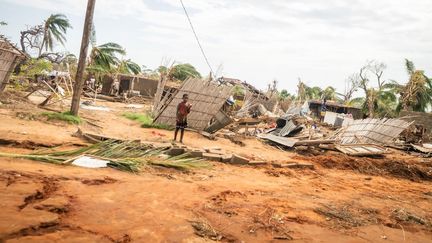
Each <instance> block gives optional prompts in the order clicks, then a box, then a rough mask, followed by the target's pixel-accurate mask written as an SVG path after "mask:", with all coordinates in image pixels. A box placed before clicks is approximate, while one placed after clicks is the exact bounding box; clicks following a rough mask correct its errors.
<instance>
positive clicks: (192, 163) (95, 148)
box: [0, 140, 211, 172]
mask: <svg viewBox="0 0 432 243" xmlns="http://www.w3.org/2000/svg"><path fill="white" fill-rule="evenodd" d="M166 149H167V148H153V147H152V146H150V145H144V144H141V143H139V142H136V141H115V140H107V141H104V142H100V143H96V144H93V145H90V146H87V147H84V148H79V149H74V150H66V151H53V152H44V151H42V152H35V153H32V154H12V153H2V152H0V157H11V158H24V159H30V160H36V161H42V162H48V163H54V164H63V163H64V162H67V161H71V162H72V161H73V160H74V158H76V157H77V156H80V155H88V156H94V157H96V158H99V159H103V160H107V161H109V163H108V166H109V167H112V168H116V169H119V170H123V171H128V172H139V171H140V170H141V168H142V167H145V166H161V167H168V168H174V169H178V170H190V169H195V168H211V165H210V164H209V163H207V162H205V161H202V160H200V159H196V158H189V157H188V155H187V154H184V155H181V156H176V157H169V158H165V157H164V156H162V155H163V152H164V151H165V150H166Z"/></svg>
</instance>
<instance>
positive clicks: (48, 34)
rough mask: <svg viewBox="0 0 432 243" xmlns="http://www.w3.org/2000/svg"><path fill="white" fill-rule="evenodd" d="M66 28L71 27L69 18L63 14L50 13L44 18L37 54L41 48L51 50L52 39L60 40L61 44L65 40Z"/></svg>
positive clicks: (52, 45) (40, 51)
mask: <svg viewBox="0 0 432 243" xmlns="http://www.w3.org/2000/svg"><path fill="white" fill-rule="evenodd" d="M68 28H72V26H71V24H70V23H69V19H68V18H67V17H66V16H65V15H64V14H51V16H49V18H48V19H47V20H45V23H44V28H43V38H42V43H41V46H40V50H39V56H40V55H41V53H42V50H43V49H44V48H45V50H46V51H48V50H50V51H52V50H53V47H54V40H56V41H58V42H60V43H61V44H62V45H64V43H65V42H66V36H65V34H66V32H67V29H68Z"/></svg>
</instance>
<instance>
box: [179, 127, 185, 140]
mask: <svg viewBox="0 0 432 243" xmlns="http://www.w3.org/2000/svg"><path fill="white" fill-rule="evenodd" d="M183 135H184V128H181V130H180V143H183Z"/></svg>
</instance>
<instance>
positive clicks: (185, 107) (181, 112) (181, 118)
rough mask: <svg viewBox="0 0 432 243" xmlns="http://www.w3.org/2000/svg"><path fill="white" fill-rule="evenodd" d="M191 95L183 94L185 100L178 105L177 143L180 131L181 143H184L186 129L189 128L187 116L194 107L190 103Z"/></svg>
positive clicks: (175, 137)
mask: <svg viewBox="0 0 432 243" xmlns="http://www.w3.org/2000/svg"><path fill="white" fill-rule="evenodd" d="M188 100H189V95H188V94H183V100H182V102H180V103H179V104H178V105H177V119H176V129H175V132H174V141H177V134H178V131H179V130H180V143H183V135H184V129H185V128H186V127H187V116H188V114H189V113H190V111H191V108H192V105H191V104H190V103H188Z"/></svg>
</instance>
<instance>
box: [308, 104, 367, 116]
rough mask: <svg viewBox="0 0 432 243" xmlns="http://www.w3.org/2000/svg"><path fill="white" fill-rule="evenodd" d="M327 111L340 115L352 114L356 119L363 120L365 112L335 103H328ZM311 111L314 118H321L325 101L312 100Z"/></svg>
mask: <svg viewBox="0 0 432 243" xmlns="http://www.w3.org/2000/svg"><path fill="white" fill-rule="evenodd" d="M325 106H326V108H325V109H326V111H331V112H334V113H339V114H350V113H351V114H352V116H353V118H354V119H362V118H363V112H362V110H361V109H360V108H356V107H352V106H348V105H343V104H339V103H337V102H335V101H327V102H326V104H325ZM309 109H310V111H311V113H312V115H313V116H315V117H320V116H321V111H322V109H323V101H321V100H311V101H309Z"/></svg>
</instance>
